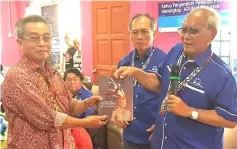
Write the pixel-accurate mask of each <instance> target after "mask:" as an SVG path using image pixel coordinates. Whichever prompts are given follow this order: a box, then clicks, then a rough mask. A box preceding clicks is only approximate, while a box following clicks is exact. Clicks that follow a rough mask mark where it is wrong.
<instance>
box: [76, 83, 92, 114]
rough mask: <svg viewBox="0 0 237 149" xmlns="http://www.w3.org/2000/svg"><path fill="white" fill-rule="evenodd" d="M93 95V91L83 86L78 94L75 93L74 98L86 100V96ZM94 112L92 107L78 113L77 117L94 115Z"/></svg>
mask: <svg viewBox="0 0 237 149" xmlns="http://www.w3.org/2000/svg"><path fill="white" fill-rule="evenodd" d="M91 96H93V93H92V92H90V91H89V90H87V89H85V88H84V87H81V88H80V89H79V90H78V91H77V94H76V95H74V98H77V99H78V100H80V101H82V100H85V99H86V98H90V97H91ZM93 112H94V109H92V108H90V109H89V110H87V111H85V112H83V113H82V114H79V115H77V116H76V117H78V118H84V117H86V116H89V115H92V114H93Z"/></svg>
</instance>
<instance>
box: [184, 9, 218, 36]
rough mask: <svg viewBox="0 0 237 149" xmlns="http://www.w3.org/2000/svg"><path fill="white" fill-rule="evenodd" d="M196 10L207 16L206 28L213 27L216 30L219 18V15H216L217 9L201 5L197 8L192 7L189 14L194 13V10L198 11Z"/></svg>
mask: <svg viewBox="0 0 237 149" xmlns="http://www.w3.org/2000/svg"><path fill="white" fill-rule="evenodd" d="M198 11H200V12H203V13H204V14H205V15H206V16H207V26H208V28H210V29H215V30H216V31H218V28H219V22H220V18H219V15H218V13H217V11H216V10H215V9H213V8H210V7H205V6H203V7H199V8H197V9H194V10H193V11H191V12H190V13H189V14H191V13H194V12H198ZM189 14H188V15H189ZM188 15H187V16H188Z"/></svg>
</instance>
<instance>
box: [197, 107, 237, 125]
mask: <svg viewBox="0 0 237 149" xmlns="http://www.w3.org/2000/svg"><path fill="white" fill-rule="evenodd" d="M197 111H198V113H199V116H198V119H197V120H198V121H199V122H201V123H204V124H207V125H211V126H215V127H227V128H234V127H235V126H236V122H237V121H236V122H232V121H230V120H226V119H225V118H223V117H222V116H220V115H218V113H217V112H216V110H202V109H197Z"/></svg>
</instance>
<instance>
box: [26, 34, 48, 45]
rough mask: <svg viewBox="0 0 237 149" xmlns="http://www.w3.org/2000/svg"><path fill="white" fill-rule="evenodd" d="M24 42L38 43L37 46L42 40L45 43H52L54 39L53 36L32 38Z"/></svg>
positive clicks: (27, 38)
mask: <svg viewBox="0 0 237 149" xmlns="http://www.w3.org/2000/svg"><path fill="white" fill-rule="evenodd" d="M23 39H24V40H27V41H29V42H32V43H36V44H40V42H41V40H43V41H44V42H47V43H49V42H51V39H52V37H51V36H43V37H41V36H31V37H25V38H23Z"/></svg>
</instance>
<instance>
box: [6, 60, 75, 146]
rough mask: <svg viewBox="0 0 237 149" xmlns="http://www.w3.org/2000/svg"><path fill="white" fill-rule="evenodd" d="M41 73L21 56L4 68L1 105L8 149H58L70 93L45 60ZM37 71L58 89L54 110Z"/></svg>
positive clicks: (38, 68)
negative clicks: (44, 68) (5, 73)
mask: <svg viewBox="0 0 237 149" xmlns="http://www.w3.org/2000/svg"><path fill="white" fill-rule="evenodd" d="M45 67H46V72H44V71H43V70H42V69H41V68H40V67H39V66H38V65H37V64H35V63H34V62H32V61H30V60H28V59H27V58H25V57H23V58H22V59H21V60H19V61H18V63H17V64H16V65H15V66H13V67H12V68H10V69H9V70H8V73H7V75H6V77H5V80H4V82H3V85H2V100H3V106H4V109H5V111H6V114H7V118H8V149H56V148H57V149H62V148H63V142H64V141H63V140H64V139H63V136H64V135H63V134H64V132H63V131H62V130H60V129H58V127H57V126H60V125H61V124H62V123H63V121H64V120H65V118H66V116H67V115H68V114H69V112H68V111H69V109H68V108H69V104H70V102H71V100H72V99H71V98H70V97H71V95H70V93H69V92H68V91H67V89H66V86H65V84H64V81H63V79H62V77H61V75H60V74H59V73H58V72H57V71H56V70H55V69H53V68H52V67H51V66H50V65H49V64H48V63H46V64H45ZM37 73H38V74H40V75H41V76H43V77H44V78H45V79H46V80H48V84H50V83H52V82H55V86H56V88H57V91H58V97H57V98H56V100H55V101H56V103H57V105H58V106H59V108H60V112H57V111H54V108H53V107H54V106H53V102H52V101H50V93H49V91H48V89H47V87H46V86H45V84H44V83H43V82H42V80H41V79H40V78H39V77H38V76H37Z"/></svg>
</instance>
